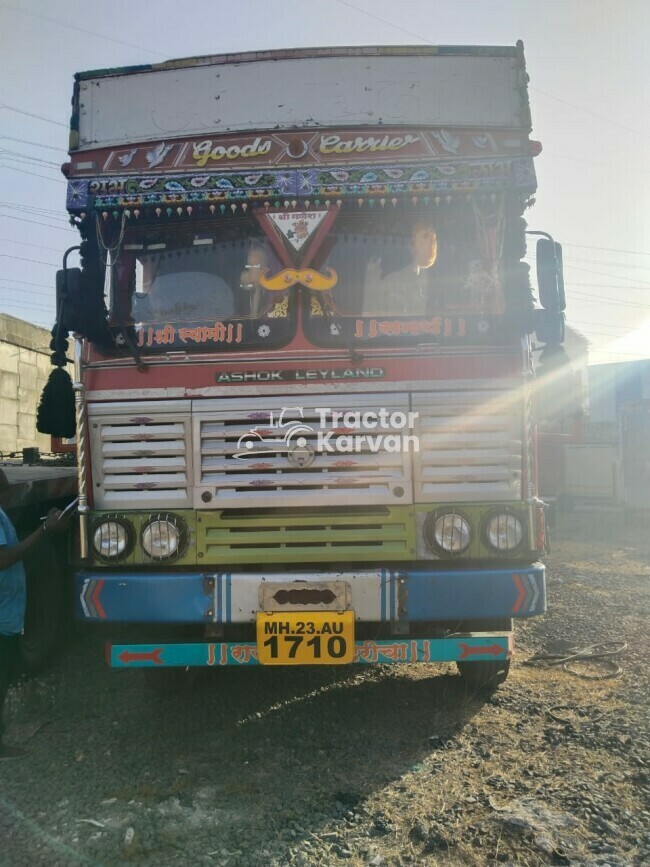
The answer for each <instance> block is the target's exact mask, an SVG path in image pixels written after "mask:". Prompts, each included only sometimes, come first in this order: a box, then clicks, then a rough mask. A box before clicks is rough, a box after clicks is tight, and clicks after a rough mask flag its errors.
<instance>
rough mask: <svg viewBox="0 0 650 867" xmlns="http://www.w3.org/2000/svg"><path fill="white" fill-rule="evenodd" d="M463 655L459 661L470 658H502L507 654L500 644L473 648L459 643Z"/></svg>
mask: <svg viewBox="0 0 650 867" xmlns="http://www.w3.org/2000/svg"><path fill="white" fill-rule="evenodd" d="M458 646H459V648H460V649H461V654H460V656H459V657H458V658H459V659H467V657H468V656H501V654H503V653H504V652H505V650H504V648H503V647H501V645H500V644H483V645H480V644H478V645H476V646H474V647H471V646H470V645H469V644H463V643H462V642H460V643H459V645H458Z"/></svg>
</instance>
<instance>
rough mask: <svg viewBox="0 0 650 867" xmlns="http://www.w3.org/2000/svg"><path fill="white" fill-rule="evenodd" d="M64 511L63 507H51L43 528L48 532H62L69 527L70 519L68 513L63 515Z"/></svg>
mask: <svg viewBox="0 0 650 867" xmlns="http://www.w3.org/2000/svg"><path fill="white" fill-rule="evenodd" d="M62 515H63V512H62V511H61V509H50V511H49V512H48V513H47V518H46V519H45V521H44V523H43V528H44V530H45V532H46V533H61V532H63V531H64V530H67V529H68V522H69V520H70V518H69V516H68V515H65V516H64V517H61V516H62Z"/></svg>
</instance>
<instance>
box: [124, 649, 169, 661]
mask: <svg viewBox="0 0 650 867" xmlns="http://www.w3.org/2000/svg"><path fill="white" fill-rule="evenodd" d="M162 652H163V649H162V647H156V649H155V650H147V651H142V652H137V653H136V652H134V651H132V650H123V651H122V653H120V654H119V655H118V657H117V658H118V659H119V660H120V662H123V663H124V664H125V665H129V663H131V662H154V663H155V664H156V665H163V660H162Z"/></svg>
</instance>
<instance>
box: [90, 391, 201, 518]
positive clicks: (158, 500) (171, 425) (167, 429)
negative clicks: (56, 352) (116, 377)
mask: <svg viewBox="0 0 650 867" xmlns="http://www.w3.org/2000/svg"><path fill="white" fill-rule="evenodd" d="M110 409H111V406H110V404H94V405H91V406H90V407H89V420H90V435H91V454H92V458H93V463H92V471H93V482H94V492H95V506H96V507H97V508H100V509H114V508H117V509H125V508H143V509H156V508H170V507H173V508H187V507H189V506H191V505H192V487H191V484H192V453H191V448H190V447H189V445H190V442H191V437H190V403H189V401H186V402H185V406H183V407H179V406H178V402H175V405H174V406H173V407H172V406H171V405H170V406H169V409H170V410H175V411H173V412H166V411H165V409H166V407H165V403H164V402H162V401H156V402H155V403H154V402H144V401H143V402H142V403H139V404H133V405H130V406H129V407H128V414H127V412H125V405H124V404H121V405H119V409H120V410H121V412H119V413H118V412H115V413H114V414H110ZM179 409H185V410H186V412H179V411H178V410H179Z"/></svg>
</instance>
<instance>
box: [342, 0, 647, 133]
mask: <svg viewBox="0 0 650 867" xmlns="http://www.w3.org/2000/svg"><path fill="white" fill-rule="evenodd" d="M336 2H337V3H339V4H340V5H342V6H347V7H348V8H349V9H355V10H356V11H357V12H361V13H362V14H363V15H368V17H370V18H374V19H375V20H376V21H381V22H382V23H383V24H387V25H388V26H389V27H393V28H394V29H395V30H400V31H401V32H402V33H406V34H407V35H408V36H414V37H415V38H416V39H419V40H420V41H421V42H424V43H425V44H427V45H435V43H434V42H432V41H431V40H430V39H427V38H426V37H424V36H421V35H420V34H419V33H415V32H414V31H413V30H407V29H406V28H405V27H400V25H399V24H395V23H394V22H393V21H388V19H386V18H382V17H381V16H380V15H375V13H374V12H369V11H368V10H367V9H364V8H363V7H361V6H356V5H355V4H354V3H350V2H349V0H336ZM529 90H532V91H534V92H535V93H540V94H542V96H546V97H548V98H549V99H554V100H556V102H561V103H564V104H565V105H568V106H570V107H571V108H574V109H576V110H577V111H582V112H584V113H585V114H589V115H592V117H596V118H598V119H599V120H601V121H603V122H604V123H608V124H611V125H612V126H617V127H619V128H621V129H624V130H626V131H627V132H632V133H634V134H635V135H640V136H641V137H642V138H648V136H647V134H646V133H643V132H640V131H639V130H638V129H633V128H632V127H629V126H626V125H625V124H622V123H619V122H618V121H615V120H612V119H611V118H608V117H605V116H604V115H602V114H598V113H597V112H595V111H591V110H590V109H588V108H584V107H583V106H581V105H578V104H577V103H574V102H569V100H567V99H562V98H561V97H559V96H554V95H553V94H552V93H549V92H548V91H546V90H542V89H541V88H539V87H532V86H529Z"/></svg>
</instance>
